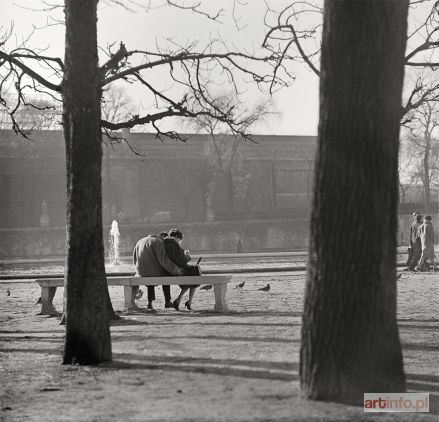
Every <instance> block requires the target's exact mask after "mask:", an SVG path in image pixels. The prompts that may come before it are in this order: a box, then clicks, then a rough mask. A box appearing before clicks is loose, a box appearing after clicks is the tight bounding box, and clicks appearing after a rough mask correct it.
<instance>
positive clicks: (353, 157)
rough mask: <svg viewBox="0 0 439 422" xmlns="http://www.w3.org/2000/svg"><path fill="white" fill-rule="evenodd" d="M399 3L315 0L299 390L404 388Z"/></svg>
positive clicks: (326, 396)
mask: <svg viewBox="0 0 439 422" xmlns="http://www.w3.org/2000/svg"><path fill="white" fill-rule="evenodd" d="M407 10H408V1H407V0H358V1H351V0H337V1H330V0H327V1H325V12H324V28H323V41H322V59H321V69H322V70H321V75H322V77H321V82H320V124H319V134H318V138H319V144H318V151H317V160H316V169H315V187H314V197H313V210H312V216H311V235H310V246H309V264H308V265H309V268H308V275H307V285H306V293H305V306H304V313H303V324H302V345H301V354H300V380H301V388H302V392H303V394H304V396H305V397H307V398H311V399H317V400H334V401H340V402H350V403H361V402H362V401H363V393H365V392H401V391H404V389H405V376H404V371H403V362H402V353H401V344H400V340H399V335H398V327H397V322H396V272H395V268H396V257H395V252H396V235H397V220H396V212H397V201H398V135H399V117H400V116H399V113H400V107H401V91H402V81H403V59H404V49H405V43H406V29H407Z"/></svg>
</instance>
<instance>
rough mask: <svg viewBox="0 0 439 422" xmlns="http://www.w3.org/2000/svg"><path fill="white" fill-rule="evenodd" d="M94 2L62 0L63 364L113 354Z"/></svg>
mask: <svg viewBox="0 0 439 422" xmlns="http://www.w3.org/2000/svg"><path fill="white" fill-rule="evenodd" d="M96 8H97V0H65V17H66V51H65V67H66V71H65V74H64V80H63V98H64V111H63V124H64V136H65V143H66V160H67V260H66V266H65V289H64V291H65V295H66V297H65V318H66V340H65V350H64V359H63V362H64V363H65V364H71V363H76V364H95V363H99V362H103V361H106V360H110V359H111V338H110V329H109V316H110V315H109V314H110V312H109V308H108V303H109V297H108V288H107V282H106V277H105V266H104V245H103V234H102V190H101V189H102V188H101V184H102V181H101V165H102V139H101V128H100V120H101V110H100V98H101V90H100V84H99V72H98V55H97V28H96V22H97V16H96Z"/></svg>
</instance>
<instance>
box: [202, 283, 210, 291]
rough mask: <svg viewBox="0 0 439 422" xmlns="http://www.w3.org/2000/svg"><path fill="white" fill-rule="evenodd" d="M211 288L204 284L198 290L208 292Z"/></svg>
mask: <svg viewBox="0 0 439 422" xmlns="http://www.w3.org/2000/svg"><path fill="white" fill-rule="evenodd" d="M211 288H212V285H211V284H206V285H205V286H203V287H200V290H210V289H211Z"/></svg>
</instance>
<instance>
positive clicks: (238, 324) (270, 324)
mask: <svg viewBox="0 0 439 422" xmlns="http://www.w3.org/2000/svg"><path fill="white" fill-rule="evenodd" d="M149 324H150V325H152V326H167V325H168V326H176V325H178V326H181V325H186V326H187V325H194V324H199V325H202V326H203V327H204V326H227V327H301V326H302V324H301V323H298V322H234V321H224V322H214V321H208V322H206V321H203V322H196V321H181V320H178V319H177V320H175V322H169V321H164V322H162V321H159V322H155V321H154V322H150V323H149Z"/></svg>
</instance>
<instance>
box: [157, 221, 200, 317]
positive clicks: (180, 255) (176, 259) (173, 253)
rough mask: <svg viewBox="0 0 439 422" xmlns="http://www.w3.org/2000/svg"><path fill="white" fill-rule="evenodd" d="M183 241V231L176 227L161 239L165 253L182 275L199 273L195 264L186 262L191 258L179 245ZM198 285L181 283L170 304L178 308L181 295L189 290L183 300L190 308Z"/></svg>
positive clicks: (190, 308)
mask: <svg viewBox="0 0 439 422" xmlns="http://www.w3.org/2000/svg"><path fill="white" fill-rule="evenodd" d="M182 241H183V233H182V232H181V231H180V230H178V229H171V230H169V232H168V237H167V238H165V239H163V242H164V243H165V248H166V253H167V254H168V256H169V258H170V260H171V261H172V262H173V263H174V264H175V265H177V266H178V267H179V268H180V269H181V270H182V271H183V275H184V276H185V275H186V276H190V275H200V269H199V267H198V266H197V265H189V264H188V262H189V261H190V260H191V257H190V256H189V251H188V250H186V251H185V250H184V249H183V248H182V247H181V242H182ZM197 287H198V285H192V286H183V285H181V286H180V288H181V291H180V294H179V295H178V297H177V299H175V300H174V302H172V306H173V307H174V308H175V309H177V311H178V309H179V306H180V302H181V299H182V298H183V295H184V294H185V293H186V292H187V291H188V290H189V299H188V300H187V301H186V302H185V304H184V306H185V307H186V308H187V309H189V310H190V311H191V310H192V300H193V298H194V295H195V289H196V288H197Z"/></svg>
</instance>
